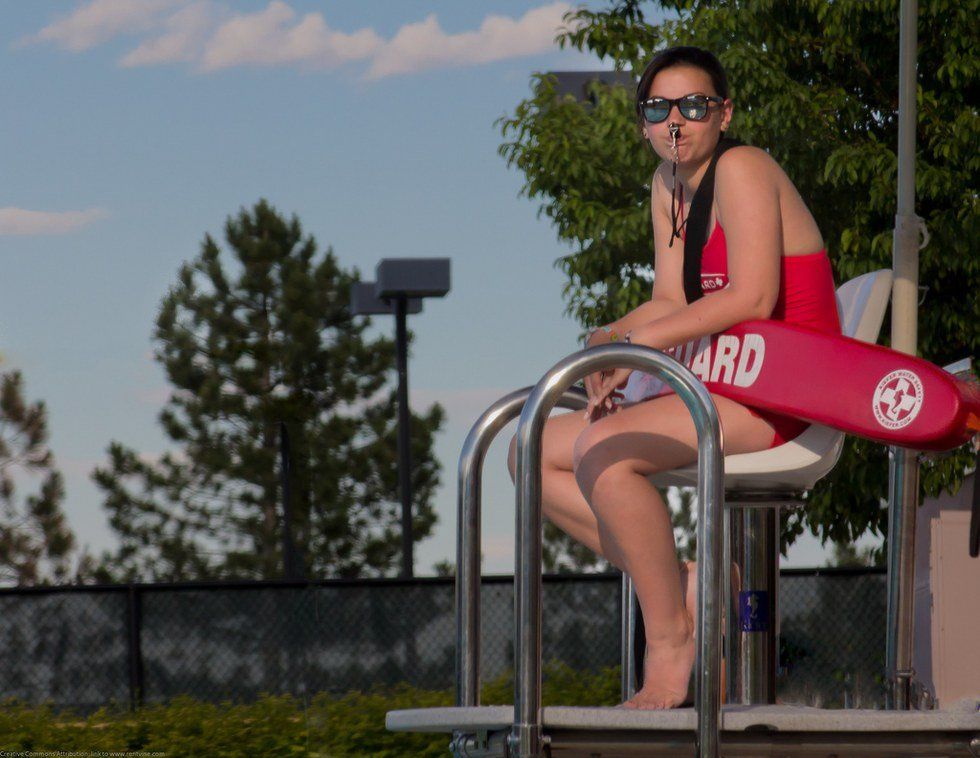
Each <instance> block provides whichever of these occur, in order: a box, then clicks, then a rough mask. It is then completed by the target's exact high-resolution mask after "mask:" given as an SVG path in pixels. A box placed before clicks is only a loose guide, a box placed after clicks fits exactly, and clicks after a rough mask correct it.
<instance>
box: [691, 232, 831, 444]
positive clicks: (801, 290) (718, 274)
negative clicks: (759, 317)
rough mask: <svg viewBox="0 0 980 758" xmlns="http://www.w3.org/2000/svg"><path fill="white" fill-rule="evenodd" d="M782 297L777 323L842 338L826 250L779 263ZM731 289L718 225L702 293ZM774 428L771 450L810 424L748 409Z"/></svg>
mask: <svg viewBox="0 0 980 758" xmlns="http://www.w3.org/2000/svg"><path fill="white" fill-rule="evenodd" d="M779 263H780V266H779V296H778V297H777V299H776V306H775V307H774V308H773V310H772V314H771V315H770V316H769V318H771V319H772V320H774V321H785V322H786V323H787V324H798V325H799V326H807V327H810V328H811V329H817V330H819V331H821V332H827V333H829V334H840V331H841V330H840V317H839V315H838V313H837V297H836V294H835V291H834V277H833V273H832V272H831V269H830V259H829V258H828V257H827V251H826V250H820V251H819V252H816V253H809V254H806V255H792V256H785V255H784V256H782V257H781V258H780V259H779ZM727 286H728V246H727V244H726V243H725V231H724V229H722V228H721V224H718V223H715V228H714V229H713V230H712V231H711V236H710V237H709V238H708V241H707V242H706V243H705V245H704V248H703V249H702V251H701V292H702V293H704V295H705V296H709V295H711V294H713V293H715V292H718V291H720V290H723V289H724V288H725V287H727ZM746 407H748V408H749V410H750V411H751V412H752V413H754V414H755V415H756V416H759V417H760V418H763V419H765V420H766V421H768V422H769V423H770V424H772V426H773V429H774V430H775V432H776V433H775V436H774V437H773V441H772V443H771V444H770V447H776V446H777V445H782V444H783V443H784V442H788V441H789V440H791V439H793V438H794V437H796V436H798V435H799V434H800V433H801V432H803V430H804V429H806V428H807V427H808V426H809V424H808V423H807V422H806V421H800V420H799V419H795V418H792V417H791V416H783V415H780V414H778V413H772V412H771V411H765V410H762V409H761V408H753V407H751V406H746Z"/></svg>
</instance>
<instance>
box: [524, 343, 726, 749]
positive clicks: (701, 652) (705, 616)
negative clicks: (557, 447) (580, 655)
mask: <svg viewBox="0 0 980 758" xmlns="http://www.w3.org/2000/svg"><path fill="white" fill-rule="evenodd" d="M620 366H622V367H626V368H631V369H634V370H638V371H645V372H649V373H654V374H658V375H660V376H662V377H663V379H664V380H665V381H666V382H667V384H668V385H669V386H670V387H671V389H673V390H674V391H675V392H676V393H677V395H678V396H679V397H680V398H681V400H683V401H684V403H685V405H686V406H687V408H688V409H689V410H690V411H691V415H692V417H693V419H694V426H695V428H696V429H697V432H698V530H697V531H698V545H699V546H701V550H702V558H701V560H700V561H698V589H699V592H698V612H699V613H698V616H699V619H698V630H697V635H698V649H697V659H696V661H695V664H694V666H695V691H694V702H695V709H696V711H697V714H698V729H697V740H698V750H699V755H701V756H707V757H708V758H714V757H715V756H717V755H718V752H719V751H718V748H719V745H718V729H719V721H720V706H721V692H720V684H721V602H722V594H721V593H722V585H721V566H720V564H721V558H722V539H721V537H722V534H721V532H722V529H721V526H722V525H721V519H722V509H723V502H724V501H723V497H724V481H723V480H724V458H723V451H722V441H721V427H720V424H719V421H718V413H717V411H716V410H715V407H714V404H713V403H712V401H711V396H710V394H708V391H707V390H706V389H705V387H704V385H703V384H701V382H699V381H698V380H697V378H696V377H695V376H694V374H692V373H691V372H690V371H689V370H688V369H687V368H685V367H684V366H682V365H681V364H680V363H678V362H677V361H675V360H674V359H672V358H669V357H668V356H666V355H664V354H663V353H661V352H660V351H657V350H653V349H651V348H645V347H640V346H638V345H628V344H626V345H623V344H613V345H602V346H600V347H594V348H590V349H588V350H585V351H582V352H579V353H576V354H574V355H571V356H568V357H567V358H565V359H564V360H562V361H560V362H559V363H558V364H557V365H556V366H555V367H554V368H552V369H551V370H550V371H549V372H548V373H547V374H545V375H544V376H543V377H542V379H541V381H539V382H538V383H537V385H535V387H534V390H533V391H532V392H531V395H530V397H529V398H528V400H527V403H526V404H525V405H524V410H523V411H522V412H521V418H520V421H519V422H518V425H517V476H516V480H517V523H518V532H517V565H516V572H515V577H514V590H515V592H514V600H515V603H514V605H515V616H516V629H515V642H516V644H515V649H516V660H515V668H516V670H515V676H514V725H513V729H512V731H511V735H510V738H509V740H508V744H509V748H510V751H511V755H514V756H521V758H531V757H532V756H533V757H535V758H536V757H537V756H540V755H541V752H542V748H543V746H542V733H541V434H542V431H543V429H544V422H545V419H546V417H547V415H548V412H549V411H550V410H551V408H553V407H554V405H555V402H556V401H557V399H558V397H559V396H560V395H561V393H562V392H563V391H564V389H565V388H567V387H568V386H569V385H571V384H572V383H573V382H575V381H576V380H578V379H580V378H582V377H583V376H585V375H586V374H589V373H593V372H595V371H601V370H604V369H611V368H616V367H620Z"/></svg>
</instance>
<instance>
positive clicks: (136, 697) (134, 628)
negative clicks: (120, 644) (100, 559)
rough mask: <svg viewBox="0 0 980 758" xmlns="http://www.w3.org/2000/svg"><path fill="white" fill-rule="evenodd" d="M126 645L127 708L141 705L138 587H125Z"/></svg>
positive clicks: (140, 616) (141, 663) (141, 616)
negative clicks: (127, 656) (127, 670)
mask: <svg viewBox="0 0 980 758" xmlns="http://www.w3.org/2000/svg"><path fill="white" fill-rule="evenodd" d="M126 601H127V602H126V610H127V621H128V623H127V625H126V627H127V636H128V639H127V643H128V645H127V647H128V648H129V709H130V710H131V711H135V710H136V709H137V708H139V707H140V706H142V705H143V645H142V637H143V634H142V630H143V596H142V595H141V594H140V591H139V589H138V588H136V587H134V586H133V585H129V587H127V588H126Z"/></svg>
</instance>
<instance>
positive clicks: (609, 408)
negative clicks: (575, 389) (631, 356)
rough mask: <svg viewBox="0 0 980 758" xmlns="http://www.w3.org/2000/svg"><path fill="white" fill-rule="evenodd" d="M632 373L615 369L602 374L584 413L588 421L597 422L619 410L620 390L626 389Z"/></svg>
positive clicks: (623, 369)
mask: <svg viewBox="0 0 980 758" xmlns="http://www.w3.org/2000/svg"><path fill="white" fill-rule="evenodd" d="M632 373H633V369H629V368H617V369H615V370H614V371H605V372H603V373H602V378H601V379H600V381H599V384H598V387H597V388H596V391H595V394H594V395H593V396H591V397H590V398H589V406H588V408H586V411H585V416H586V418H587V419H589V421H598V420H599V419H601V418H602V417H603V416H606V415H608V414H610V413H615V412H616V411H618V410H619V407H620V406H619V403H620V401H621V400H622V399H623V393H622V392H620V390H622V389H623V388H624V387H626V382H627V381H628V380H629V378H630V374H632Z"/></svg>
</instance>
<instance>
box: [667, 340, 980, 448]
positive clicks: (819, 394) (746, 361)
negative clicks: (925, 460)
mask: <svg viewBox="0 0 980 758" xmlns="http://www.w3.org/2000/svg"><path fill="white" fill-rule="evenodd" d="M668 352H670V353H673V354H674V356H675V357H676V358H677V359H678V360H680V361H681V363H683V364H684V365H686V366H687V367H688V368H690V369H691V370H692V371H693V372H694V374H695V375H697V376H698V377H699V378H700V379H701V380H702V381H703V382H704V383H705V385H706V386H707V387H708V389H709V390H710V391H711V392H715V393H717V394H719V395H721V396H722V397H728V398H731V399H732V400H736V401H738V402H740V403H744V404H746V405H751V406H753V407H756V408H762V409H764V410H768V411H774V412H776V413H781V414H784V415H786V416H793V417H795V418H800V419H804V420H806V421H812V422H814V423H817V424H823V425H824V426H830V427H833V428H835V429H840V430H841V431H843V432H847V433H848V434H854V435H857V436H859V437H864V438H866V439H870V440H874V441H876V442H882V443H885V444H889V445H898V446H900V447H908V448H912V449H915V450H951V449H953V448H955V447H958V446H959V445H962V444H963V443H965V442H967V441H968V440H969V439H970V438H971V437H972V436H973V435H974V434H976V432H977V431H978V430H980V388H978V387H977V385H974V384H971V383H968V382H964V381H962V380H959V379H957V378H956V377H954V376H953V375H952V374H950V373H948V372H947V371H944V370H943V369H941V368H939V367H938V366H936V365H934V364H932V363H929V362H928V361H925V360H923V359H921V358H915V357H913V356H910V355H906V354H904V353H900V352H898V351H896V350H890V349H888V348H886V347H882V346H880V345H870V344H868V343H866V342H860V341H859V340H855V339H851V338H850V337H843V336H840V335H832V334H826V333H825V332H818V331H815V330H813V329H807V328H805V327H801V326H795V325H792V324H786V323H783V322H781V321H746V322H744V323H742V324H738V325H736V326H734V327H732V328H731V329H728V330H726V331H725V332H722V333H721V334H716V335H714V336H712V337H710V338H709V337H703V338H701V339H700V340H696V341H694V342H691V343H688V344H687V345H682V346H680V347H679V348H674V349H673V350H670V351H668Z"/></svg>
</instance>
